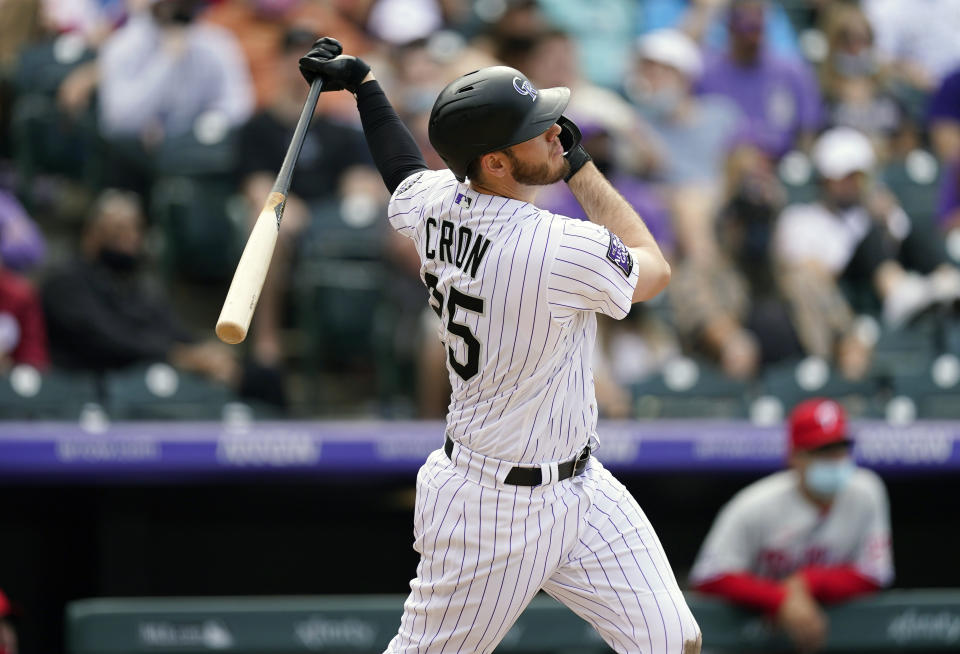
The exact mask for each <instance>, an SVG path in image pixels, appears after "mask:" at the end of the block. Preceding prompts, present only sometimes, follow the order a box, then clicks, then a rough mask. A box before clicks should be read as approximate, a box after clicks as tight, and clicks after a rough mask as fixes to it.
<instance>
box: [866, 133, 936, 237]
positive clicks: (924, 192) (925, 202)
mask: <svg viewBox="0 0 960 654" xmlns="http://www.w3.org/2000/svg"><path fill="white" fill-rule="evenodd" d="M940 174H941V169H940V165H939V163H938V162H937V160H936V158H935V157H934V156H933V155H932V154H931V153H929V152H927V151H926V150H919V149H918V150H913V151H912V152H910V153H909V154H908V155H907V156H906V157H905V158H903V159H897V160H895V161H891V162H890V163H889V164H887V165H886V166H885V167H884V168H883V170H882V171H881V172H880V179H881V180H882V181H883V182H884V183H885V184H886V185H887V187H888V188H889V189H890V191H891V192H892V193H893V194H894V195H895V196H896V197H897V200H898V201H899V202H900V206H902V207H903V210H904V211H906V212H907V215H908V216H910V218H911V219H912V222H913V223H914V225H915V226H918V225H919V226H921V227H922V228H923V229H933V228H934V227H933V218H934V214H935V212H936V209H937V197H938V192H937V188H938V187H939V182H940Z"/></svg>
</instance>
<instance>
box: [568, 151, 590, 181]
mask: <svg viewBox="0 0 960 654" xmlns="http://www.w3.org/2000/svg"><path fill="white" fill-rule="evenodd" d="M564 157H566V159H567V161H569V162H570V172H568V173H567V176H566V177H564V178H563V181H565V182H569V181H570V178H571V177H573V176H574V175H576V174H577V173H578V172H579V171H580V169H581V168H583V167H584V166H585V165H586V164H587V162H588V161H593V157H591V156H590V155H589V154H587V151H586V150H584V149H583V146H582V145H580V144H579V143H578V144H577V145H575V146H573V147H572V148H571V149H570V151H569V152H567V154H565V155H564Z"/></svg>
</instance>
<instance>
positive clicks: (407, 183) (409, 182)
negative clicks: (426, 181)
mask: <svg viewBox="0 0 960 654" xmlns="http://www.w3.org/2000/svg"><path fill="white" fill-rule="evenodd" d="M425 172H427V171H425V170H421V171H420V172H419V173H416V174H413V175H410V177H407V179H405V180H404V181H403V182H401V183H400V186H398V187H397V190H396V191H394V193H393V195H394V197H397V196H399V195H401V194H403V192H404V191H408V190H410V187H411V186H413V185H414V184H416V183H417V182H418V181H420V178H421V177H423V174H424V173H425Z"/></svg>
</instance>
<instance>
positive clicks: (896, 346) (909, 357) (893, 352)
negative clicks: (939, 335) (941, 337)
mask: <svg viewBox="0 0 960 654" xmlns="http://www.w3.org/2000/svg"><path fill="white" fill-rule="evenodd" d="M935 338H936V327H935V325H934V324H933V323H932V321H929V320H923V321H918V322H917V323H915V324H912V325H909V326H907V327H904V328H901V329H883V330H881V332H880V338H879V339H878V340H877V343H876V345H875V346H874V349H873V369H874V371H875V373H876V374H878V375H882V376H887V377H890V376H893V375H896V374H908V375H914V374H920V373H922V372H923V371H924V370H926V368H927V366H928V365H929V363H930V361H931V360H932V359H933V355H934V350H935Z"/></svg>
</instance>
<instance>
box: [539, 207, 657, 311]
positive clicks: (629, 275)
mask: <svg viewBox="0 0 960 654" xmlns="http://www.w3.org/2000/svg"><path fill="white" fill-rule="evenodd" d="M558 229H559V230H560V232H561V234H560V241H559V245H558V246H557V248H556V251H555V254H554V259H553V265H552V267H551V269H550V279H549V285H548V288H547V299H548V301H549V303H550V311H551V314H552V315H553V316H554V318H555V319H557V320H558V321H560V322H565V321H567V320H570V319H571V318H573V317H574V316H575V315H576V314H577V313H578V312H580V311H599V312H600V313H603V314H606V315H608V316H610V317H611V318H616V319H618V320H619V319H621V318H624V317H625V316H626V315H627V313H629V312H630V307H631V305H632V304H633V290H634V289H635V288H636V286H637V278H638V277H639V275H640V273H639V266H637V265H636V262H635V261H634V260H633V255H632V254H631V253H630V250H629V249H628V248H627V247H626V246H625V245H624V244H623V242H622V241H621V240H620V239H619V238H618V237H617V236H616V234H613V233H612V232H610V231H609V230H607V229H606V228H605V227H601V226H600V225H597V224H595V223H591V222H588V221H585V220H574V219H565V220H561V221H560V223H559V227H558Z"/></svg>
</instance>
